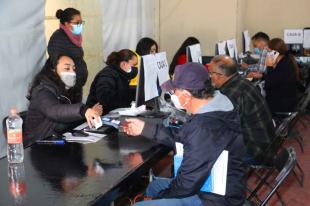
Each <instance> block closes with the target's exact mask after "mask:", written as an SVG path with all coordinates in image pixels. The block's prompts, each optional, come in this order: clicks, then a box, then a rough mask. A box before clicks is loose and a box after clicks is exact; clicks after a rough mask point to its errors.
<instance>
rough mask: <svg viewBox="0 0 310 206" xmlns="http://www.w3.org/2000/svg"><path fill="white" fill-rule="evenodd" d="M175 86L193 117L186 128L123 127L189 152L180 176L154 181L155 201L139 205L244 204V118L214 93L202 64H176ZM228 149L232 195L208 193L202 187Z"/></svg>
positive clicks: (135, 123)
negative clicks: (181, 147)
mask: <svg viewBox="0 0 310 206" xmlns="http://www.w3.org/2000/svg"><path fill="white" fill-rule="evenodd" d="M170 83H171V86H172V87H173V90H174V95H173V96H172V101H173V102H174V104H175V105H176V107H178V108H179V109H182V108H184V109H185V110H186V111H187V112H188V113H191V117H190V118H189V120H188V121H187V122H186V123H184V124H183V125H182V127H181V128H179V129H172V128H166V127H164V126H163V125H161V124H152V123H148V122H144V121H141V120H138V119H127V120H126V123H125V124H124V126H123V127H124V131H125V132H126V133H127V134H128V135H132V136H139V135H142V136H144V137H146V138H149V139H152V140H154V141H156V142H158V143H161V144H165V145H168V146H170V147H174V145H175V143H176V142H179V143H181V144H183V148H184V152H183V160H182V163H181V166H180V168H179V169H178V172H177V175H176V177H175V178H173V179H168V180H162V179H158V180H155V181H153V182H151V183H150V185H149V186H148V188H147V192H146V193H147V195H148V196H150V197H151V198H152V200H150V201H144V202H139V203H137V204H136V206H143V205H150V206H152V205H159V206H160V205H189V206H193V205H194V206H202V205H207V206H209V205H210V206H211V205H212V206H220V205H230V206H241V205H242V204H243V202H244V198H245V190H244V189H245V188H244V182H243V178H244V170H243V166H242V156H243V153H244V145H243V138H242V135H241V128H240V121H239V116H238V114H237V112H236V111H235V110H234V106H233V104H232V103H231V101H230V100H229V99H228V98H227V97H226V96H225V95H223V94H221V93H220V92H218V91H214V88H213V87H212V85H211V80H210V77H209V74H208V72H207V71H206V70H205V68H204V66H203V65H201V64H198V63H186V64H183V65H179V66H176V68H175V73H174V79H173V80H172V81H171V82H170ZM223 150H227V151H228V153H229V155H228V167H227V168H228V169H227V182H226V194H225V195H223V196H222V195H217V194H214V193H210V192H206V191H205V190H203V189H202V186H203V185H204V183H205V181H206V179H207V178H208V176H209V175H210V171H211V168H212V166H213V164H214V162H215V161H216V160H217V158H218V157H219V155H220V154H221V153H222V152H223Z"/></svg>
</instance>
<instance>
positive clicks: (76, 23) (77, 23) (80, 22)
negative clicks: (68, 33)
mask: <svg viewBox="0 0 310 206" xmlns="http://www.w3.org/2000/svg"><path fill="white" fill-rule="evenodd" d="M70 23H71V24H75V25H82V24H83V25H84V24H85V21H79V22H70Z"/></svg>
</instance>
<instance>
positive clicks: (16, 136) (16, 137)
mask: <svg viewBox="0 0 310 206" xmlns="http://www.w3.org/2000/svg"><path fill="white" fill-rule="evenodd" d="M22 136H23V135H22V130H21V129H10V130H9V131H8V144H21V143H22V142H23V138H22Z"/></svg>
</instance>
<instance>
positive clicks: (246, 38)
mask: <svg viewBox="0 0 310 206" xmlns="http://www.w3.org/2000/svg"><path fill="white" fill-rule="evenodd" d="M243 38H244V52H247V51H250V44H251V37H250V33H249V31H248V30H246V31H244V32H243Z"/></svg>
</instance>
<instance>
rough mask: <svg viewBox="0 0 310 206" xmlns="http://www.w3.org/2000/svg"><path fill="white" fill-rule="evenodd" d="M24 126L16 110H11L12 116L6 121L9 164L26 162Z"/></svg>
mask: <svg viewBox="0 0 310 206" xmlns="http://www.w3.org/2000/svg"><path fill="white" fill-rule="evenodd" d="M22 125H23V120H22V118H21V117H20V116H18V114H17V111H16V109H15V108H13V109H11V110H10V116H9V117H8V118H7V120H6V128H7V138H8V145H7V158H8V162H9V163H21V162H23V160H24V147H23V133H22Z"/></svg>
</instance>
